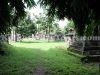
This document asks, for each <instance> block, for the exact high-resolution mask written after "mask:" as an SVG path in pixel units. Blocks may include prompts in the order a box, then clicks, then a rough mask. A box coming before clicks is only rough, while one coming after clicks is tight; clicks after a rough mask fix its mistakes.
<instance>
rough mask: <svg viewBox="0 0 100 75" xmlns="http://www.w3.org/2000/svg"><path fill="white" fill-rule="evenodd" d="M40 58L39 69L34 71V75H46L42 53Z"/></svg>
mask: <svg viewBox="0 0 100 75" xmlns="http://www.w3.org/2000/svg"><path fill="white" fill-rule="evenodd" d="M39 56H40V58H41V62H40V65H39V66H38V67H37V69H36V70H35V71H34V73H33V74H32V75H45V69H44V68H45V66H44V58H43V53H41V52H40V54H39Z"/></svg>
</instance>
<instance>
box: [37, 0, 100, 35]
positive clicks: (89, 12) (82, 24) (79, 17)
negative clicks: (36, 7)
mask: <svg viewBox="0 0 100 75" xmlns="http://www.w3.org/2000/svg"><path fill="white" fill-rule="evenodd" d="M39 3H40V5H41V6H43V7H45V8H46V9H47V10H48V15H49V16H57V17H58V18H59V19H64V18H65V17H66V18H68V19H69V20H71V19H72V20H73V22H74V24H75V28H76V30H77V32H78V34H79V35H84V34H85V33H87V32H88V31H91V30H90V29H89V30H86V29H87V27H90V26H91V25H92V24H93V22H94V23H97V24H95V25H99V24H100V23H99V22H100V14H99V13H100V7H99V5H100V1H99V0H92V1H91V0H63V1H61V0H39ZM93 27H95V26H93Z"/></svg>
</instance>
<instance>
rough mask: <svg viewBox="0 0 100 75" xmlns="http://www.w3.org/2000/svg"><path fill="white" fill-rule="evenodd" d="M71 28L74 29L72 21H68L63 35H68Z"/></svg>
mask: <svg viewBox="0 0 100 75" xmlns="http://www.w3.org/2000/svg"><path fill="white" fill-rule="evenodd" d="M71 28H74V23H73V21H69V23H68V24H67V25H66V26H65V27H64V32H65V34H68V33H69V31H70V29H71Z"/></svg>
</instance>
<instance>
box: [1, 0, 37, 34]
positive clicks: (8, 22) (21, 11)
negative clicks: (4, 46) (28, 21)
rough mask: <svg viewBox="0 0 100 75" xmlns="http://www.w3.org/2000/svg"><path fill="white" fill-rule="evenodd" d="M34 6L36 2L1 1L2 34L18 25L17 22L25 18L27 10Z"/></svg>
mask: <svg viewBox="0 0 100 75" xmlns="http://www.w3.org/2000/svg"><path fill="white" fill-rule="evenodd" d="M34 5H35V2H34V0H0V33H3V34H5V33H6V32H8V30H9V29H10V27H11V26H13V25H17V20H18V19H19V18H20V19H22V18H24V16H25V8H26V7H33V6H34Z"/></svg>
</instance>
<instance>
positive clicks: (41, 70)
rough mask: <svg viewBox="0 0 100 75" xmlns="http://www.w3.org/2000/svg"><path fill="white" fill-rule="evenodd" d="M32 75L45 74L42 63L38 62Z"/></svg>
mask: <svg viewBox="0 0 100 75" xmlns="http://www.w3.org/2000/svg"><path fill="white" fill-rule="evenodd" d="M33 75H45V71H44V65H43V64H40V65H39V67H38V68H37V69H36V71H35V72H34V74H33Z"/></svg>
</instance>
